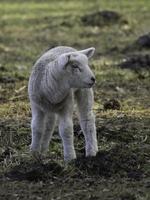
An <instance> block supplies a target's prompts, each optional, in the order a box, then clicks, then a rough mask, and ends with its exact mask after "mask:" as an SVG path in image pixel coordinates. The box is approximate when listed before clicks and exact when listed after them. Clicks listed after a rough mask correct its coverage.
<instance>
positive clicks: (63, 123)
mask: <svg viewBox="0 0 150 200" xmlns="http://www.w3.org/2000/svg"><path fill="white" fill-rule="evenodd" d="M59 133H60V136H61V138H62V141H63V148H64V160H65V161H70V160H73V159H75V158H76V153H75V150H74V138H73V122H72V114H71V113H70V114H69V113H65V112H64V113H61V114H60V115H59Z"/></svg>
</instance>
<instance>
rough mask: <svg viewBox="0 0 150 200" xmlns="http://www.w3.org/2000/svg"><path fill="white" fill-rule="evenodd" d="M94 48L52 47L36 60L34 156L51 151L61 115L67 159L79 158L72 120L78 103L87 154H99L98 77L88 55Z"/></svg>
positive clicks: (33, 78) (31, 88)
mask: <svg viewBox="0 0 150 200" xmlns="http://www.w3.org/2000/svg"><path fill="white" fill-rule="evenodd" d="M94 51H95V48H88V49H85V50H82V51H77V50H76V49H73V48H71V47H65V46H60V47H56V48H53V49H51V50H48V51H47V52H46V53H44V54H43V55H42V56H41V57H40V58H39V59H38V60H37V62H36V63H35V65H34V67H33V71H32V74H31V76H30V80H29V87H28V92H29V98H30V103H31V110H32V122H31V129H32V143H31V147H30V148H31V151H32V153H33V154H34V155H40V154H42V153H44V152H46V151H47V150H48V146H49V142H50V140H51V137H52V133H53V131H54V127H55V122H56V117H57V116H58V119H59V133H60V136H61V138H62V141H63V147H64V159H65V160H66V161H70V160H72V159H75V158H76V153H75V149H74V144H73V143H74V139H73V122H72V115H73V107H74V106H73V105H74V103H75V102H77V107H78V114H79V121H80V125H81V128H82V131H83V133H84V137H85V143H86V156H95V155H96V153H97V151H98V147H97V137H96V128H95V117H94V114H93V111H92V106H93V90H92V88H91V87H92V86H93V85H94V83H95V76H94V74H93V72H92V71H91V69H90V68H89V66H88V58H90V57H92V56H93V54H94Z"/></svg>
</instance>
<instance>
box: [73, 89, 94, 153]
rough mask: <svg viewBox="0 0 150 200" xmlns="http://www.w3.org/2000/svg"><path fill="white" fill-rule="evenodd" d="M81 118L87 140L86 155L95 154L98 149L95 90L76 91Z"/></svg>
mask: <svg viewBox="0 0 150 200" xmlns="http://www.w3.org/2000/svg"><path fill="white" fill-rule="evenodd" d="M76 99H77V105H78V112H79V120H80V125H81V129H82V131H83V134H84V137H85V142H86V156H95V155H96V153H97V151H98V146H97V136H96V127H95V116H94V113H93V110H92V106H93V91H92V89H82V90H80V91H78V92H77V93H76Z"/></svg>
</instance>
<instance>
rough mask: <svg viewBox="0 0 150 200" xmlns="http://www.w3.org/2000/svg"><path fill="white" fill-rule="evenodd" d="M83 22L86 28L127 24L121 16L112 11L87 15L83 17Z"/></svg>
mask: <svg viewBox="0 0 150 200" xmlns="http://www.w3.org/2000/svg"><path fill="white" fill-rule="evenodd" d="M81 21H82V23H83V24H84V25H86V26H100V27H101V26H107V25H113V24H118V23H121V24H125V23H127V21H126V20H124V19H123V17H122V16H121V14H119V13H117V12H115V11H110V10H103V11H97V12H93V13H90V14H86V15H84V16H82V18H81Z"/></svg>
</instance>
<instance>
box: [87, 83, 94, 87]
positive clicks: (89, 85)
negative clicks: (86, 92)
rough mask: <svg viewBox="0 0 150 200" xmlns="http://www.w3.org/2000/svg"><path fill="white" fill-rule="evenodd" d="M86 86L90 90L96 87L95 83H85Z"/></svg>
mask: <svg viewBox="0 0 150 200" xmlns="http://www.w3.org/2000/svg"><path fill="white" fill-rule="evenodd" d="M85 84H86V86H87V87H89V88H91V87H92V86H93V85H94V83H87V82H85Z"/></svg>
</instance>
